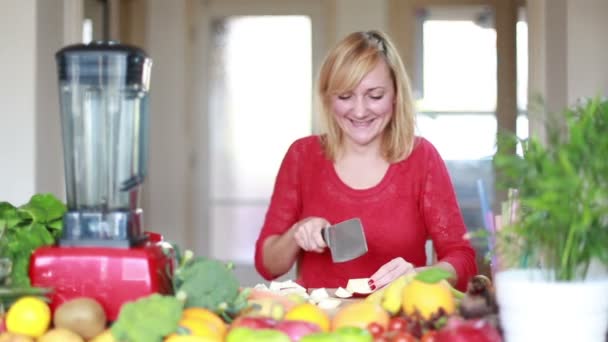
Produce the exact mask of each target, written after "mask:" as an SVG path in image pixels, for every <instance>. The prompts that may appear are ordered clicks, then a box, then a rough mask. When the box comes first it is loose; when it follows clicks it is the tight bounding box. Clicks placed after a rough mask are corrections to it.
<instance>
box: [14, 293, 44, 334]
mask: <svg viewBox="0 0 608 342" xmlns="http://www.w3.org/2000/svg"><path fill="white" fill-rule="evenodd" d="M50 324H51V309H50V308H49V306H48V304H47V303H46V302H45V301H43V300H42V299H40V298H37V297H31V296H26V297H21V298H20V299H18V300H17V301H16V302H15V303H13V305H11V307H10V308H9V309H8V312H7V313H6V330H8V331H9V332H12V333H15V334H21V335H26V336H31V337H40V336H42V335H44V333H45V332H46V331H47V330H48V329H49V325H50Z"/></svg>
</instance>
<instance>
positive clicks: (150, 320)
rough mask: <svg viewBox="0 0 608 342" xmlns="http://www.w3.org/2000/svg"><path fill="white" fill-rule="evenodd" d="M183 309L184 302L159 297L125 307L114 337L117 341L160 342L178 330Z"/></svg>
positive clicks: (121, 310) (143, 299) (115, 326)
mask: <svg viewBox="0 0 608 342" xmlns="http://www.w3.org/2000/svg"><path fill="white" fill-rule="evenodd" d="M182 309H183V305H182V302H181V301H179V300H178V299H176V298H175V297H173V296H163V295H160V294H152V295H150V296H147V297H143V298H140V299H138V300H136V301H134V302H129V303H126V304H123V306H122V307H121V309H120V313H119V315H118V320H116V322H114V324H113V325H112V327H111V331H112V335H113V336H114V338H115V339H116V340H117V341H129V342H157V341H158V342H160V341H162V340H163V337H165V336H167V335H169V334H171V333H173V332H175V331H176V330H177V327H178V322H179V320H180V318H181V315H182Z"/></svg>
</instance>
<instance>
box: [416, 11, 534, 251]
mask: <svg viewBox="0 0 608 342" xmlns="http://www.w3.org/2000/svg"><path fill="white" fill-rule="evenodd" d="M418 16H419V17H418V20H417V22H419V23H420V27H419V28H418V31H419V32H420V34H421V37H419V43H420V44H419V45H420V49H421V52H418V53H419V56H420V57H421V61H422V63H421V65H422V68H421V70H418V73H417V74H419V75H422V77H421V78H420V79H421V80H423V82H421V81H419V82H418V83H416V84H415V86H414V88H415V93H416V94H417V95H418V99H417V101H418V102H417V108H418V111H419V112H418V117H417V129H418V133H419V134H420V135H422V136H423V137H425V138H427V139H428V140H429V141H431V142H432V143H433V144H434V145H435V146H436V147H437V149H438V151H439V152H440V154H441V155H442V157H443V158H444V159H445V160H446V164H447V166H448V169H449V171H450V175H451V177H452V181H453V183H454V187H455V190H456V193H457V196H458V201H459V204H460V207H461V210H462V213H463V216H464V219H465V223H466V225H467V227H468V229H469V230H475V229H480V228H482V227H483V226H484V225H483V221H482V215H481V208H480V199H479V193H478V189H477V180H479V179H481V180H482V181H483V183H484V185H485V186H484V188H485V189H486V191H487V192H488V194H487V195H488V196H487V197H488V199H489V200H490V203H489V205H490V206H491V205H492V203H491V201H492V199H493V197H494V191H493V190H494V180H493V178H494V177H493V168H492V156H493V155H494V153H495V151H496V129H497V127H496V115H495V113H496V94H497V90H496V86H497V78H496V62H497V55H496V30H495V28H494V22H493V17H494V13H493V10H492V9H491V8H490V7H481V6H448V7H430V8H426V9H425V10H423V11H419V12H418ZM522 18H523V17H522ZM516 34H517V38H516V39H517V82H518V84H517V103H518V111H519V113H518V118H517V134H518V135H519V136H520V137H521V138H526V137H527V136H528V118H527V112H526V107H527V83H528V80H527V72H528V68H527V64H528V54H527V35H528V32H527V24H526V22H525V20H524V19H522V20H520V21H519V22H518V24H517V31H516ZM484 248H485V246H483V247H482V246H480V247H479V249H484Z"/></svg>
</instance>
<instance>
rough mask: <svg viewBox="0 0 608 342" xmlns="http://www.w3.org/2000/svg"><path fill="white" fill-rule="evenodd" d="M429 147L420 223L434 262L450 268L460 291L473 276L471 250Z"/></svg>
mask: <svg viewBox="0 0 608 342" xmlns="http://www.w3.org/2000/svg"><path fill="white" fill-rule="evenodd" d="M429 146H430V147H431V148H430V149H429V153H428V155H427V167H426V175H425V177H424V184H423V186H422V201H421V205H422V211H423V215H424V221H425V225H426V227H427V231H428V233H429V235H430V237H431V239H432V240H433V246H434V248H435V250H436V252H437V257H438V261H444V262H448V263H449V264H451V265H452V266H453V267H454V269H455V270H456V273H457V275H458V283H457V285H456V287H457V288H458V289H459V290H462V291H464V290H466V286H467V283H468V280H469V279H470V278H471V277H472V276H474V275H475V274H476V273H477V264H476V261H475V250H474V249H473V248H472V247H471V244H470V242H469V241H468V240H466V239H464V237H463V236H464V234H465V233H466V231H467V230H466V227H465V224H464V220H463V217H462V213H461V211H460V208H459V206H458V202H457V200H456V194H455V191H454V187H453V185H452V181H451V179H450V175H449V173H448V170H447V168H446V166H445V163H444V161H443V159H442V158H441V156H440V155H439V153H438V152H437V150H436V149H435V148H434V147H432V145H430V144H429Z"/></svg>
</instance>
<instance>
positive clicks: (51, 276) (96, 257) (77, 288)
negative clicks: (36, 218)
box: [29, 242, 173, 321]
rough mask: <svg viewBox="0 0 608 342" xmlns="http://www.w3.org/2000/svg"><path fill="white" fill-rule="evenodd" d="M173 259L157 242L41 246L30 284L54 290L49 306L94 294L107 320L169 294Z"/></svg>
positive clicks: (34, 255) (31, 273)
mask: <svg viewBox="0 0 608 342" xmlns="http://www.w3.org/2000/svg"><path fill="white" fill-rule="evenodd" d="M172 263H173V261H172V258H171V257H170V256H167V255H165V253H164V252H163V250H162V248H161V246H160V245H159V244H156V243H151V242H148V243H145V244H143V245H142V246H136V247H131V248H112V247H56V246H54V247H42V248H38V249H37V250H36V251H35V252H34V254H33V255H32V257H31V259H30V269H29V273H30V280H31V283H32V286H38V287H45V288H52V289H54V291H53V292H52V293H51V294H50V299H51V309H52V310H53V311H54V310H55V309H56V308H57V306H59V305H60V304H61V303H63V302H65V301H67V300H69V299H73V298H76V297H83V296H84V297H89V298H94V299H96V300H97V301H99V303H101V305H102V306H103V307H104V309H105V311H106V315H107V317H108V320H110V321H114V320H116V318H118V314H119V312H120V307H121V306H122V305H123V304H124V303H126V302H129V301H133V300H135V299H138V298H140V297H144V296H147V295H150V294H152V293H161V294H171V293H172V286H171V276H170V274H171V273H172Z"/></svg>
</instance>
